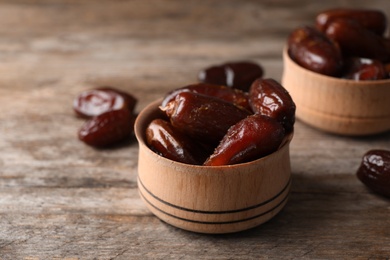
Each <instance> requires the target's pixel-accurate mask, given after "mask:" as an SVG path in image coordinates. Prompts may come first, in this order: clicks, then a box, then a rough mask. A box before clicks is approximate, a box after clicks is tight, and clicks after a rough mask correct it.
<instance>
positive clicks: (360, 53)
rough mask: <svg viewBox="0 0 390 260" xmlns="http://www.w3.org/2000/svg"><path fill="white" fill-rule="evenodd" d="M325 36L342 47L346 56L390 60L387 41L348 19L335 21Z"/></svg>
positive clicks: (327, 29)
mask: <svg viewBox="0 0 390 260" xmlns="http://www.w3.org/2000/svg"><path fill="white" fill-rule="evenodd" d="M325 34H326V35H327V36H328V37H329V38H330V39H332V40H334V41H335V42H337V43H338V44H339V45H340V48H341V50H342V52H343V54H344V55H345V56H355V57H364V58H370V59H376V60H380V61H382V62H383V61H387V60H389V53H388V52H387V49H386V43H385V39H384V38H383V37H381V36H379V35H377V34H375V33H373V32H371V31H369V30H367V29H366V28H364V27H363V26H361V25H360V24H359V23H357V22H355V21H353V20H348V19H341V18H337V19H333V20H332V21H331V22H330V23H329V25H328V26H327V27H326V30H325Z"/></svg>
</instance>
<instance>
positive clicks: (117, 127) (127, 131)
mask: <svg viewBox="0 0 390 260" xmlns="http://www.w3.org/2000/svg"><path fill="white" fill-rule="evenodd" d="M134 121H135V118H134V115H132V113H131V112H130V111H129V110H128V109H126V108H124V109H120V110H111V111H108V112H105V113H103V114H100V115H98V116H95V117H93V118H92V119H90V120H88V121H87V122H85V124H84V125H83V126H82V127H81V129H80V130H79V133H78V137H79V139H80V140H81V141H83V142H84V143H86V144H88V145H90V146H94V147H98V148H104V147H108V146H111V145H113V144H116V143H118V142H120V141H123V140H125V139H127V138H129V137H130V136H131V135H132V133H133V129H134Z"/></svg>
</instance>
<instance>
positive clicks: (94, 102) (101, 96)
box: [73, 87, 137, 118]
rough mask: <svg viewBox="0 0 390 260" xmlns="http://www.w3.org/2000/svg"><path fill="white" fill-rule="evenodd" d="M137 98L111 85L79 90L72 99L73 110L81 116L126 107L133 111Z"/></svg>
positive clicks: (87, 116) (85, 116)
mask: <svg viewBox="0 0 390 260" xmlns="http://www.w3.org/2000/svg"><path fill="white" fill-rule="evenodd" d="M136 103H137V99H136V98H135V97H133V96H132V95H130V94H128V93H125V92H123V91H120V90H117V89H115V88H112V87H100V88H94V89H90V90H85V91H83V92H81V93H80V94H79V95H78V96H77V97H76V98H75V99H74V101H73V110H74V111H75V112H76V114H77V115H78V116H80V117H83V118H91V117H93V116H98V115H100V114H103V113H105V112H107V111H111V110H119V109H123V108H126V109H128V110H130V112H133V110H134V107H135V105H136Z"/></svg>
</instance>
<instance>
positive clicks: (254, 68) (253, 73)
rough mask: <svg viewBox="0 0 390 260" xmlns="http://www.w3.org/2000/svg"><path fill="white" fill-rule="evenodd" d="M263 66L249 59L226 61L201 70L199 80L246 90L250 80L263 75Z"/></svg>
mask: <svg viewBox="0 0 390 260" xmlns="http://www.w3.org/2000/svg"><path fill="white" fill-rule="evenodd" d="M263 73H264V70H263V67H262V66H260V65H259V64H256V63H254V62H250V61H238V62H228V63H225V64H221V65H216V66H212V67H209V68H206V69H204V70H202V71H201V72H200V73H199V75H198V79H199V81H200V82H204V83H210V84H215V85H223V86H228V87H232V88H237V89H241V90H243V91H248V90H249V87H250V86H251V84H252V82H253V81H254V80H256V79H258V78H261V77H262V76H263Z"/></svg>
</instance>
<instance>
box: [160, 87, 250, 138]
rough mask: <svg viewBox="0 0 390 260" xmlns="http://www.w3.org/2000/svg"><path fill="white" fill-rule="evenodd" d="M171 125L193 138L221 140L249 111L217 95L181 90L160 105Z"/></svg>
mask: <svg viewBox="0 0 390 260" xmlns="http://www.w3.org/2000/svg"><path fill="white" fill-rule="evenodd" d="M161 110H163V111H165V113H166V115H167V116H168V117H169V118H170V122H171V124H172V125H173V126H174V127H176V128H177V129H179V130H180V131H182V132H185V133H186V134H188V135H189V136H191V137H192V138H195V139H198V140H202V141H205V142H210V143H218V142H219V141H220V140H221V139H222V137H223V136H224V135H225V134H226V131H227V130H228V129H229V127H231V126H232V125H234V124H235V123H237V122H238V121H240V120H242V119H243V118H245V117H247V116H248V115H249V114H250V112H249V111H247V110H245V109H243V108H241V107H238V106H235V105H233V104H231V103H229V102H226V101H223V100H221V99H218V98H213V97H209V96H205V95H201V94H197V93H193V92H182V93H179V94H177V95H176V97H175V99H174V100H172V101H170V102H169V103H168V104H166V106H161Z"/></svg>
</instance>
